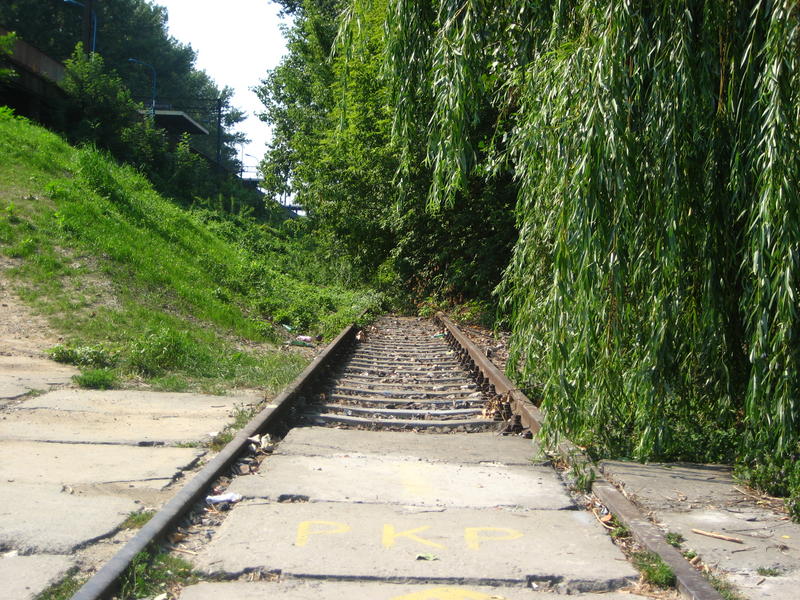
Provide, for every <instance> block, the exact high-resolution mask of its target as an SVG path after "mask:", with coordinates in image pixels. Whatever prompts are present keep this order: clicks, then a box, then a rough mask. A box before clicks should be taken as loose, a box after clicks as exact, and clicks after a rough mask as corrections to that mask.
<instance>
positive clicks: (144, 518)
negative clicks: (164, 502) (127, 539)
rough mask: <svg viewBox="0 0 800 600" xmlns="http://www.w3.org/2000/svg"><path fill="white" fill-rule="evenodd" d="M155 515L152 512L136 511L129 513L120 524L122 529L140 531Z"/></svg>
mask: <svg viewBox="0 0 800 600" xmlns="http://www.w3.org/2000/svg"><path fill="white" fill-rule="evenodd" d="M155 514H156V511H154V510H136V511H133V512H132V513H130V514H129V515H128V516H127V518H126V519H125V520H124V521H123V522H122V524H121V525H120V527H121V528H122V529H141V528H142V527H144V526H145V525H146V524H147V522H148V521H149V520H150V519H152V518H153V515H155Z"/></svg>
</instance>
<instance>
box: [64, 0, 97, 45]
mask: <svg viewBox="0 0 800 600" xmlns="http://www.w3.org/2000/svg"><path fill="white" fill-rule="evenodd" d="M64 3H65V4H72V5H74V6H80V7H81V8H82V9H83V47H84V51H85V49H86V48H87V47H89V48H90V52H95V51H96V50H97V13H96V12H95V10H94V0H86V2H78V0H64ZM90 20H91V23H92V25H91V28H90V27H89V21H90Z"/></svg>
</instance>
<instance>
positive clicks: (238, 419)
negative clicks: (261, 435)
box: [209, 404, 258, 452]
mask: <svg viewBox="0 0 800 600" xmlns="http://www.w3.org/2000/svg"><path fill="white" fill-rule="evenodd" d="M257 411H258V407H256V406H248V405H244V404H240V405H236V406H235V407H234V409H233V421H232V422H230V423H228V425H226V426H225V429H223V430H222V431H220V432H219V433H218V434H217V435H215V436H214V438H213V439H212V440H211V442H210V443H209V447H210V448H211V449H212V450H215V451H217V452H219V451H220V450H222V449H223V448H224V447H225V446H226V444H228V442H230V441H231V440H232V439H233V436H235V435H236V432H237V431H239V430H240V429H241V428H242V427H244V426H245V425H247V423H249V422H250V419H252V418H253V417H254V416H255V414H256V412H257Z"/></svg>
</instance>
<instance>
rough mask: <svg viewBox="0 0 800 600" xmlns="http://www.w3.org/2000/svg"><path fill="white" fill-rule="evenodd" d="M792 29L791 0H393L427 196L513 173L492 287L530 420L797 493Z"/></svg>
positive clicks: (797, 59) (593, 445)
mask: <svg viewBox="0 0 800 600" xmlns="http://www.w3.org/2000/svg"><path fill="white" fill-rule="evenodd" d="M364 2H365V0H356V1H355V2H354V4H353V6H352V7H351V9H350V11H349V12H348V13H347V14H348V17H349V18H350V19H351V25H352V18H353V16H354V15H355V16H356V17H357V15H358V11H359V6H361V5H363V4H364ZM356 21H357V19H356ZM799 35H800V5H798V3H797V2H796V0H791V1H789V0H781V1H766V0H765V1H740V0H683V1H681V0H663V1H661V2H643V1H633V0H628V1H624V0H621V1H619V2H608V1H600V0H550V1H546V0H543V1H541V2H530V1H528V0H496V1H491V2H490V1H488V0H427V1H425V0H391V1H390V12H389V17H388V19H387V23H386V45H387V72H388V74H389V78H390V80H391V81H392V88H393V91H394V96H393V98H394V99H393V104H394V109H395V122H394V136H395V139H396V141H397V142H399V143H400V145H401V147H402V146H403V144H405V146H404V147H405V148H406V151H405V152H404V154H403V156H406V157H408V156H413V155H414V153H413V152H412V150H414V149H415V147H416V146H415V145H416V144H418V143H419V141H420V140H423V144H424V145H425V147H426V150H425V155H426V156H427V164H428V166H429V168H430V170H431V173H432V178H431V181H430V188H429V196H428V205H429V207H431V208H432V209H436V208H437V207H442V206H448V205H451V204H452V203H453V202H454V199H455V198H457V197H458V195H459V194H461V193H463V192H464V191H465V186H466V185H467V182H468V180H469V178H470V177H474V176H475V175H476V174H477V175H480V176H482V177H485V178H487V179H491V178H493V177H497V176H500V175H502V174H504V173H509V172H510V173H513V176H514V177H515V179H516V182H517V185H518V189H519V195H518V201H517V207H516V215H517V225H518V228H519V240H518V242H517V244H516V247H515V249H514V254H513V259H512V261H511V263H510V264H509V266H508V268H507V270H506V273H505V278H504V281H503V283H502V285H501V286H500V287H499V288H498V290H497V294H498V296H499V299H500V301H501V303H502V304H503V305H504V306H505V307H506V309H507V311H508V314H509V315H510V316H509V319H510V324H511V326H512V328H513V332H514V336H513V340H514V341H513V344H514V348H513V359H514V365H515V373H516V374H517V376H519V377H521V378H523V380H525V381H527V382H528V385H529V386H530V387H531V388H532V389H533V390H534V391H535V393H536V395H537V396H538V397H539V400H540V401H541V403H542V406H543V407H544V409H545V410H546V414H547V424H546V429H545V434H546V435H547V436H550V437H551V438H552V437H554V436H558V435H562V434H566V435H568V436H570V437H571V438H572V439H573V440H574V441H576V442H578V443H580V444H584V445H585V446H587V447H588V448H589V449H590V450H591V451H592V452H594V453H596V454H598V455H599V454H605V455H617V456H619V455H623V456H631V457H634V458H637V459H641V460H647V459H655V458H693V459H706V460H714V459H727V458H733V457H735V458H736V459H737V461H738V464H739V469H740V472H741V473H743V474H745V475H747V476H748V477H749V478H750V480H751V481H752V482H754V483H755V484H757V485H760V486H762V487H765V488H768V489H771V491H773V492H786V491H789V492H791V493H792V494H793V495H794V496H795V497H797V496H798V494H800V467H798V466H797V465H798V463H797V462H796V461H797V458H798V454H800V444H799V442H800V428H799V427H798V420H800V414H798V409H799V408H800V385H799V384H800V381H799V378H800V368H799V367H800V319H799V318H798V314H797V306H798V298H797V294H798V293H799V292H800V289H799V288H800V286H798V283H800V279H799V274H798V273H799V271H798V267H800V265H798V252H800V214H798V209H799V208H800V182H799V181H798V177H800V164H798V163H799V162H800V148H798V141H800V137H799V136H800V130H799V128H800V47H799V46H800V44H799V43H798V36H799ZM487 106H488V107H491V109H492V110H487ZM487 115H489V116H490V117H491V118H492V119H493V123H492V126H493V127H494V128H495V135H494V138H493V140H492V142H491V144H490V147H488V148H486V147H477V146H476V145H475V143H474V140H475V136H473V135H471V133H472V132H474V131H475V129H476V128H477V127H482V126H483V127H485V125H486V123H482V122H481V121H482V120H485V119H486V118H487ZM405 166H406V167H408V166H409V165H408V164H406V165H405ZM402 172H403V167H401V174H402ZM434 212H435V210H434Z"/></svg>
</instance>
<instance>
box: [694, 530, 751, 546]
mask: <svg viewBox="0 0 800 600" xmlns="http://www.w3.org/2000/svg"><path fill="white" fill-rule="evenodd" d="M692 533H696V534H698V535H704V536H706V537H712V538H715V539H718V540H724V541H726V542H734V543H736V544H744V540H742V539H740V538H736V537H731V536H729V535H722V534H721V533H717V532H715V531H703V530H702V529H692Z"/></svg>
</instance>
